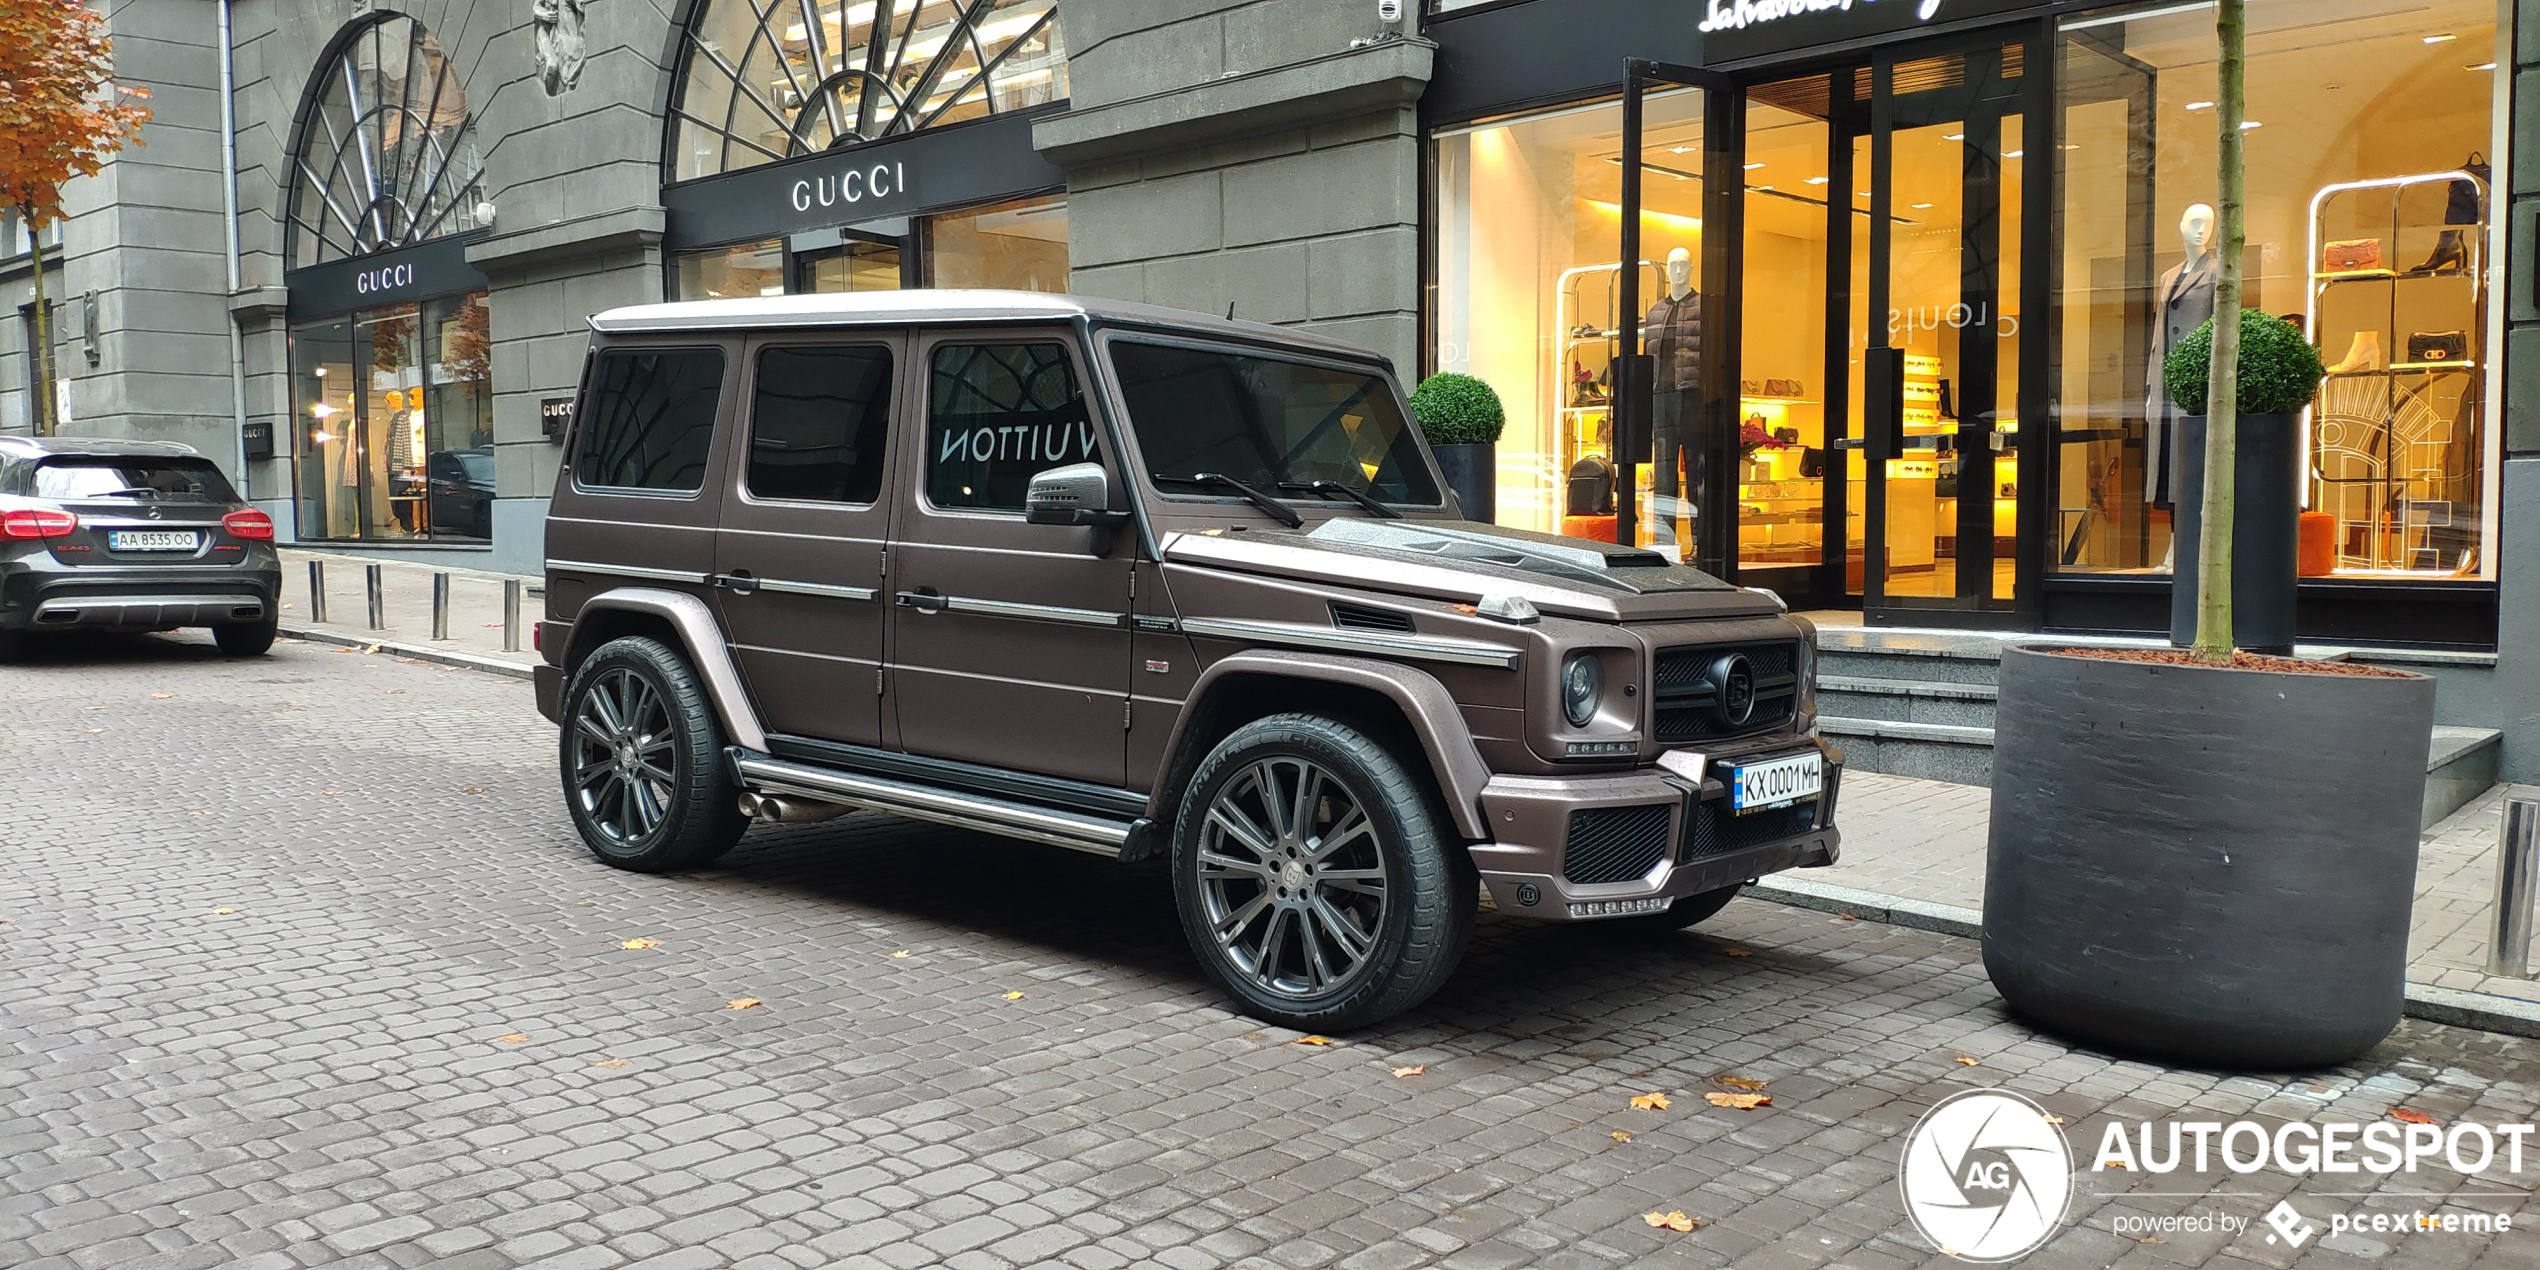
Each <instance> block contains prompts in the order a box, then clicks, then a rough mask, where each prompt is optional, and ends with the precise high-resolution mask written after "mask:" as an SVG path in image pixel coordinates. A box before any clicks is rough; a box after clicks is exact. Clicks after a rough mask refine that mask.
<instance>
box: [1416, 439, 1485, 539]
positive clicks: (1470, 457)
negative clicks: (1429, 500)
mask: <svg viewBox="0 0 2540 1270" xmlns="http://www.w3.org/2000/svg"><path fill="white" fill-rule="evenodd" d="M1429 448H1430V449H1431V450H1434V451H1436V453H1437V456H1438V470H1439V471H1441V472H1444V473H1445V474H1446V487H1447V488H1448V489H1451V490H1454V491H1455V501H1457V502H1459V503H1462V504H1464V519H1466V520H1478V521H1481V522H1483V523H1485V524H1488V523H1490V522H1492V521H1494V520H1497V519H1498V511H1499V454H1498V450H1499V447H1498V446H1495V445H1435V446H1431V447H1429Z"/></svg>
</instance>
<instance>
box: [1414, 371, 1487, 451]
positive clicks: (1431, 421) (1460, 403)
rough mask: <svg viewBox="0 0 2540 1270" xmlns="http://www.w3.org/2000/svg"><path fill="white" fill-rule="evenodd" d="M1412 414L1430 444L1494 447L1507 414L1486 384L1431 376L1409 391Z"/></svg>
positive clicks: (1452, 376) (1465, 377)
mask: <svg viewBox="0 0 2540 1270" xmlns="http://www.w3.org/2000/svg"><path fill="white" fill-rule="evenodd" d="M1411 415H1412V418H1414V419H1416V420H1418V421H1419V424H1420V435H1421V436H1424V437H1427V438H1428V439H1429V444H1431V445H1493V444H1496V443H1497V442H1498V441H1499V434H1500V431H1501V430H1502V429H1504V428H1506V427H1507V426H1508V411H1507V410H1506V409H1505V408H1503V407H1502V406H1501V405H1500V404H1499V394H1498V393H1495V392H1492V391H1491V386H1490V385H1489V384H1486V383H1483V382H1482V381H1480V380H1478V379H1475V378H1473V377H1472V376H1471V375H1458V374H1454V373H1451V372H1450V373H1448V374H1443V375H1431V376H1429V377H1428V378H1427V379H1424V380H1421V381H1420V386H1419V387H1418V388H1415V389H1413V390H1412V391H1411Z"/></svg>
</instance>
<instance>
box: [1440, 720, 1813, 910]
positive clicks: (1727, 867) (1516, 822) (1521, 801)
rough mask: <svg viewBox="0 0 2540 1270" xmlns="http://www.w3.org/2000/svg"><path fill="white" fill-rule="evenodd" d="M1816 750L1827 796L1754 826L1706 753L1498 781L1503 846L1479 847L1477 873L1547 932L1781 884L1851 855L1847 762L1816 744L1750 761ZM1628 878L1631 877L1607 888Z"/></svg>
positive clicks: (1495, 804)
mask: <svg viewBox="0 0 2540 1270" xmlns="http://www.w3.org/2000/svg"><path fill="white" fill-rule="evenodd" d="M1809 748H1814V749H1816V750H1817V751H1819V752H1820V753H1821V754H1823V755H1824V756H1825V765H1826V770H1825V788H1824V792H1823V793H1821V794H1819V795H1818V796H1817V797H1816V798H1815V799H1813V800H1811V801H1808V802H1803V803H1799V804H1795V805H1794V806H1792V807H1790V808H1786V809H1783V810H1779V811H1766V812H1755V813H1750V816H1748V817H1738V816H1734V815H1732V814H1731V813H1730V811H1729V809H1728V788H1727V786H1726V784H1725V783H1724V773H1723V772H1722V770H1721V769H1722V768H1723V767H1724V761H1722V760H1713V759H1709V758H1707V757H1706V756H1704V755H1701V754H1690V753H1684V752H1681V751H1679V752H1677V753H1675V754H1674V755H1672V756H1671V759H1672V761H1671V762H1670V763H1669V765H1668V766H1666V767H1647V768H1640V769H1638V770H1635V771H1630V772H1621V773H1612V774H1606V775H1599V776H1580V777H1529V776H1493V777H1492V778H1491V779H1490V782H1489V783H1488V784H1486V785H1484V786H1483V787H1482V811H1483V814H1485V815H1486V816H1488V817H1489V818H1490V824H1491V828H1492V829H1493V830H1495V831H1497V837H1496V840H1495V841H1491V842H1484V843H1476V844H1475V845H1474V846H1473V848H1472V852H1473V862H1474V864H1475V865H1476V866H1477V867H1478V868H1479V869H1480V870H1481V874H1482V884H1483V885H1484V886H1487V887H1488V888H1490V894H1491V900H1492V902H1493V903H1494V904H1496V905H1497V906H1498V908H1499V911H1501V912H1503V913H1507V914H1510V915H1512V916H1516V917H1529V918H1536V919H1539V920H1544V921H1592V920H1595V919H1598V918H1605V917H1629V916H1634V915H1637V914H1645V913H1655V912H1660V911H1663V910H1664V909H1666V907H1667V906H1668V905H1669V904H1671V903H1672V902H1674V901H1675V900H1677V899H1680V898H1682V897H1684V896H1688V895H1700V894H1703V893H1705V892H1709V891H1716V890H1719V889H1720V888H1722V887H1727V886H1735V885H1737V884H1739V883H1741V882H1748V881H1752V880H1754V879H1756V878H1760V877H1763V876H1764V875H1766V874H1769V873H1779V872H1781V871H1782V870H1784V869H1811V868H1822V867H1824V866H1826V865H1829V864H1833V863H1834V862H1835V861H1836V860H1837V859H1839V858H1840V857H1841V854H1842V844H1843V835H1842V833H1841V832H1840V831H1839V830H1837V829H1836V828H1835V824H1834V815H1835V800H1836V797H1837V795H1838V794H1839V793H1840V792H1841V788H1842V776H1843V751H1842V750H1841V749H1839V748H1837V747H1836V746H1834V745H1832V744H1831V743H1828V742H1826V741H1824V740H1821V739H1816V738H1810V739H1807V740H1803V741H1797V742H1794V743H1792V744H1791V745H1790V746H1788V747H1785V748H1781V749H1775V750H1772V751H1768V752H1763V753H1758V754H1747V755H1740V756H1739V757H1741V758H1749V759H1751V758H1760V757H1769V756H1771V755H1774V754H1783V753H1798V752H1800V751H1802V750H1804V749H1809ZM1671 769H1672V770H1671ZM1696 772H1698V773H1700V779H1699V780H1698V781H1696V780H1695V779H1692V778H1691V776H1690V773H1696ZM1662 825H1663V828H1661V826H1662ZM1653 835H1654V836H1653ZM1661 842H1663V844H1664V845H1663V847H1661V846H1660V845H1659V843H1661ZM1644 862H1645V867H1643V865H1644ZM1617 869H1620V870H1621V871H1623V872H1624V873H1626V874H1627V875H1628V876H1623V877H1620V878H1619V879H1617V880H1610V881H1609V880H1603V879H1604V878H1606V877H1610V876H1612V875H1613V874H1614V873H1615V872H1616V871H1617ZM1581 877H1587V878H1592V879H1597V880H1589V881H1581V880H1576V879H1578V878H1581Z"/></svg>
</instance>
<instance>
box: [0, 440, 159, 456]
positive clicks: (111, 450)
mask: <svg viewBox="0 0 2540 1270" xmlns="http://www.w3.org/2000/svg"><path fill="white" fill-rule="evenodd" d="M0 454H7V455H10V456H12V457H15V458H39V457H42V456H44V455H48V454H99V455H106V456H110V457H123V458H148V459H177V458H191V457H195V456H199V455H200V454H202V451H200V450H197V449H195V448H194V447H193V446H190V445H185V444H182V443H180V442H176V441H128V440H125V439H124V438H122V437H0Z"/></svg>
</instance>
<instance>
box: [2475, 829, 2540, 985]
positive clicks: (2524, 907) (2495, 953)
mask: <svg viewBox="0 0 2540 1270" xmlns="http://www.w3.org/2000/svg"><path fill="white" fill-rule="evenodd" d="M2536 884H2540V798H2513V797H2508V798H2506V799H2505V814H2504V815H2503V816H2502V817H2501V818H2500V819H2499V820H2498V822H2497V828H2496V928H2495V930H2493V931H2492V932H2490V934H2491V936H2492V937H2491V938H2490V939H2489V940H2488V941H2487V973H2489V974H2491V975H2511V976H2513V977H2514V978H2517V979H2528V978H2530V977H2531V902H2532V898H2533V892H2534V890H2535V889H2540V885H2536Z"/></svg>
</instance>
